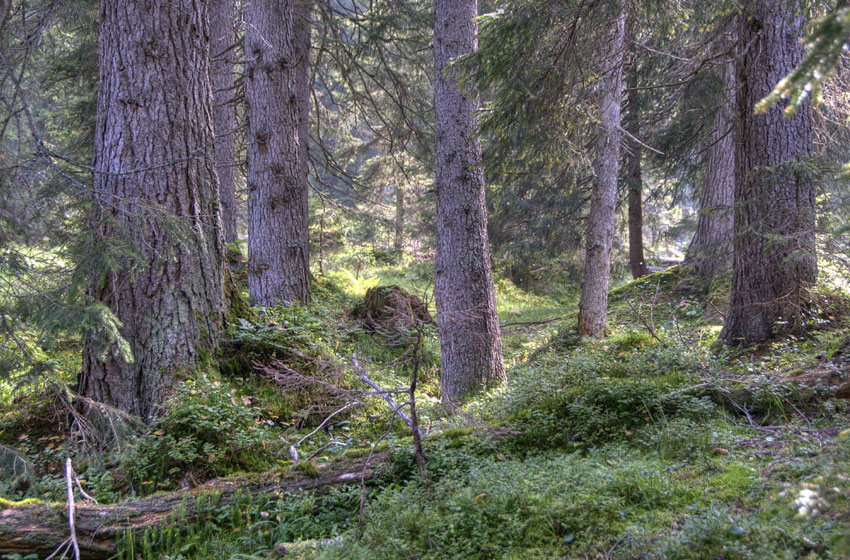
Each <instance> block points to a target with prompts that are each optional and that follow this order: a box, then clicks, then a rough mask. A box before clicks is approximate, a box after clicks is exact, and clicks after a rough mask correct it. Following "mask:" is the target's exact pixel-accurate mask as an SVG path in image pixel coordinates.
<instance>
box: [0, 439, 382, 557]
mask: <svg viewBox="0 0 850 560" xmlns="http://www.w3.org/2000/svg"><path fill="white" fill-rule="evenodd" d="M377 455H379V454H375V456H373V457H372V460H373V461H374V460H375V458H376V456H377ZM380 458H381V459H384V458H386V453H382V454H380ZM380 465H381V462H374V463H372V464H371V465H370V464H367V465H365V466H364V464H363V461H362V459H361V460H356V461H354V460H352V461H348V462H344V463H340V464H337V465H336V468H335V470H333V471H326V472H322V473H320V474H319V475H318V476H316V477H308V476H300V475H299V476H295V475H284V476H283V477H281V475H279V474H270V475H268V476H267V477H266V478H265V479H263V480H254V481H251V480H246V479H244V478H240V479H215V480H211V481H210V482H207V483H206V484H203V485H201V486H198V487H197V488H193V489H191V490H180V491H177V492H169V493H165V494H157V495H154V496H151V497H149V498H138V499H131V500H127V501H124V502H122V503H120V504H114V505H96V504H87V503H82V502H81V503H78V504H75V506H74V533H75V534H76V539H77V542H78V544H79V550H80V557H81V558H85V559H86V560H106V559H107V558H110V557H112V556H114V555H115V553H116V550H117V543H118V542H120V541H121V539H122V538H123V536H124V534H125V532H126V531H128V530H133V531H135V532H136V534H139V535H141V534H143V533H144V530H145V529H146V528H149V527H151V528H162V527H166V526H168V525H169V524H171V523H173V522H174V521H173V519H174V518H173V513H174V511H175V510H177V509H183V508H185V516H184V517H183V519H182V520H181V523H192V522H193V521H194V520H195V519H196V518H197V515H198V511H197V508H198V498H199V497H201V496H203V495H209V494H219V495H220V496H221V500H220V502H219V503H220V504H222V505H227V504H233V503H235V502H236V500H237V498H238V496H239V495H240V494H242V495H244V494H245V493H249V494H251V495H253V496H261V495H264V494H275V493H276V494H281V493H284V492H295V491H299V490H314V489H320V488H326V487H330V486H338V485H342V484H354V483H356V482H358V481H359V480H361V479H362V480H364V481H365V480H371V479H373V478H375V477H376V476H377V474H378V472H379V470H380ZM68 506H69V504H66V503H39V504H25V505H15V506H10V507H5V508H3V509H2V510H0V555H2V554H14V553H20V554H31V553H36V554H38V555H39V556H40V557H46V556H48V555H49V554H50V553H51V552H54V551H56V550H57V549H59V548H61V547H65V546H66V545H68V544H69V542H73V541H72V540H71V539H69V536H68V533H69V523H68V518H67V511H68Z"/></svg>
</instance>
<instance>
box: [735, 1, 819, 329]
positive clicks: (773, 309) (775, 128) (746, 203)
mask: <svg viewBox="0 0 850 560" xmlns="http://www.w3.org/2000/svg"><path fill="white" fill-rule="evenodd" d="M801 12H802V10H800V9H799V6H795V5H794V3H793V2H772V1H768V0H750V1H748V2H745V3H744V13H743V14H742V17H740V18H739V27H738V47H739V49H740V52H741V53H742V56H741V58H740V59H739V65H738V76H739V84H740V87H741V89H740V90H739V97H738V109H739V113H738V115H739V120H740V130H741V141H740V142H739V145H738V150H737V153H736V165H737V170H736V173H735V226H734V227H735V242H734V243H735V254H734V258H733V281H732V294H731V301H730V310H729V315H728V316H727V317H726V323H725V325H724V327H723V332H722V333H721V338H722V339H723V340H724V341H725V342H726V343H727V344H740V343H745V344H749V343H753V342H759V341H763V340H765V339H767V338H768V337H770V336H771V334H772V329H773V327H774V326H775V325H776V323H777V322H778V321H780V320H781V321H784V322H786V323H788V324H791V325H792V326H798V323H799V320H800V314H801V309H800V305H801V303H802V302H803V299H804V295H805V294H804V292H805V290H806V288H807V286H809V285H810V284H811V283H813V282H814V281H815V280H816V277H817V260H816V257H815V247H814V227H815V206H814V202H815V201H814V189H813V184H812V183H813V181H812V178H811V176H810V174H809V173H807V172H806V170H805V169H803V167H802V165H801V164H802V163H803V162H802V161H801V160H802V159H804V158H806V157H808V156H809V155H810V153H811V142H812V127H811V121H810V119H809V107H808V105H807V104H806V105H804V106H802V107H800V108H799V110H798V111H797V114H796V115H795V116H794V117H793V118H790V119H788V118H786V117H785V116H784V115H783V108H782V107H781V106H774V107H773V108H771V109H770V110H768V111H767V112H765V113H762V114H758V115H756V114H754V113H753V107H754V105H755V104H756V103H757V102H758V101H759V100H761V99H762V98H763V97H764V96H765V95H767V94H768V93H770V91H771V90H772V89H773V87H774V86H775V85H776V83H777V82H778V81H779V80H781V79H782V78H784V77H785V75H786V74H788V72H790V71H791V70H792V69H793V68H794V66H795V65H796V64H797V63H798V62H799V61H800V59H801V58H802V56H803V47H802V45H801V44H800V43H799V39H800V36H801V34H802V32H803V25H804V24H805V17H804V16H803V14H802V13H801Z"/></svg>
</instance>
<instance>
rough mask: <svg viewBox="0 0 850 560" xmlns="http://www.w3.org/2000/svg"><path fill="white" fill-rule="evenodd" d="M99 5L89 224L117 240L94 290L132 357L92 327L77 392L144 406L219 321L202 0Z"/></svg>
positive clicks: (149, 406) (218, 239)
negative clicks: (93, 209) (111, 262)
mask: <svg viewBox="0 0 850 560" xmlns="http://www.w3.org/2000/svg"><path fill="white" fill-rule="evenodd" d="M100 12H101V19H100V34H99V39H98V58H99V75H100V82H99V86H98V99H97V104H98V109H97V135H96V138H95V165H94V168H95V172H94V177H93V181H94V192H95V202H96V204H97V215H96V216H95V219H96V220H97V225H96V227H97V231H96V236H97V237H99V238H100V240H101V241H103V242H109V243H111V244H112V246H115V245H114V244H115V243H122V244H123V245H120V247H121V248H120V249H119V250H118V251H120V253H118V256H117V257H115V261H116V262H115V264H114V265H113V266H112V267H111V268H110V269H109V270H108V271H107V272H106V273H105V274H104V275H103V276H102V277H98V278H93V279H92V281H91V283H90V286H89V293H90V294H91V295H92V296H94V297H95V298H97V299H99V300H100V301H102V302H103V303H104V305H106V306H107V307H108V308H109V309H110V310H111V311H112V312H113V313H114V314H115V316H116V317H117V319H118V320H120V321H121V328H120V331H121V334H122V335H123V337H124V339H125V340H126V341H127V342H128V343H129V348H130V350H131V351H132V360H130V359H127V356H126V355H125V353H123V352H121V351H120V350H119V348H118V347H117V346H110V347H108V348H104V347H103V345H102V344H101V343H99V341H98V340H97V339H96V337H95V336H93V335H90V336H88V337H87V339H86V341H85V345H84V350H83V367H82V372H81V375H80V392H81V393H82V394H84V395H85V396H87V397H90V398H92V399H94V400H97V401H100V402H104V403H106V404H109V405H112V406H116V407H118V408H120V409H121V410H124V411H126V412H129V413H131V414H136V415H138V416H141V417H143V418H147V417H150V416H151V414H152V413H153V412H154V408H155V406H156V405H157V404H158V403H159V402H161V401H162V399H163V398H164V396H165V395H166V393H167V392H168V390H169V388H170V386H171V383H172V373H173V372H174V371H175V370H177V369H181V368H185V367H191V366H192V365H193V364H195V363H197V362H198V361H199V360H200V359H201V357H202V354H203V351H204V349H211V348H213V347H215V345H216V337H217V334H218V332H219V330H220V328H221V326H222V324H223V321H224V293H223V280H224V276H223V269H224V243H223V238H222V235H221V215H220V209H219V205H218V204H219V203H218V201H219V192H218V182H217V178H216V174H215V169H214V164H213V157H214V156H213V129H212V115H211V107H212V92H211V88H210V81H209V28H208V20H207V5H206V2H203V1H199V0H180V1H165V0H157V1H153V2H151V1H145V2H142V1H141V0H126V1H121V2H117V1H115V0H101V3H100ZM131 255H132V256H131Z"/></svg>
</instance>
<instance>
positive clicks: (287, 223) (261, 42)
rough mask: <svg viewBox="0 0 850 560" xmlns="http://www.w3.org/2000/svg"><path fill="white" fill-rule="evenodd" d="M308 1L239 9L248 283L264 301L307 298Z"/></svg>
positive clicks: (270, 1)
mask: <svg viewBox="0 0 850 560" xmlns="http://www.w3.org/2000/svg"><path fill="white" fill-rule="evenodd" d="M309 57H310V5H309V4H308V3H307V2H306V1H302V0H281V1H276V0H256V1H252V2H251V3H250V4H249V5H248V7H247V9H246V11H245V58H246V59H247V62H246V76H245V102H246V116H247V120H248V148H247V157H248V174H247V175H248V176H247V185H248V226H249V233H248V235H249V237H248V259H249V261H248V289H249V292H250V294H251V298H252V299H253V300H254V302H256V303H258V304H259V305H263V306H273V305H276V304H279V303H283V304H287V305H288V304H290V303H292V302H296V301H300V302H305V301H307V299H308V297H309V293H310V264H309V262H310V261H309V258H310V256H309V239H308V216H307V190H308V183H307V165H308V160H307V128H306V127H307V122H308V121H307V119H308V116H309V115H308V110H309V99H308V95H309V88H310V84H309V77H310V60H309Z"/></svg>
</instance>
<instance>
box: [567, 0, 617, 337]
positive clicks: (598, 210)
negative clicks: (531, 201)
mask: <svg viewBox="0 0 850 560" xmlns="http://www.w3.org/2000/svg"><path fill="white" fill-rule="evenodd" d="M625 24H626V14H625V10H622V9H621V11H620V13H619V14H614V15H613V18H612V21H611V23H610V24H609V29H608V33H607V38H606V40H607V52H606V54H605V57H604V59H603V61H602V62H601V64H600V69H601V70H600V73H601V78H600V84H599V87H600V92H599V130H598V132H597V138H596V163H595V167H596V170H595V171H596V173H595V174H596V177H595V181H594V183H593V193H592V194H591V197H590V214H589V215H588V220H587V236H586V240H585V262H584V280H583V282H582V285H581V299H580V301H579V315H578V331H579V334H580V335H581V336H594V337H602V336H604V335H605V314H606V312H607V309H608V283H609V280H610V276H611V242H612V239H613V236H614V220H615V217H616V216H615V213H616V206H617V178H618V175H619V168H620V103H621V96H622V90H623V50H624V46H625V45H624V43H625V28H626V25H625Z"/></svg>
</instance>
